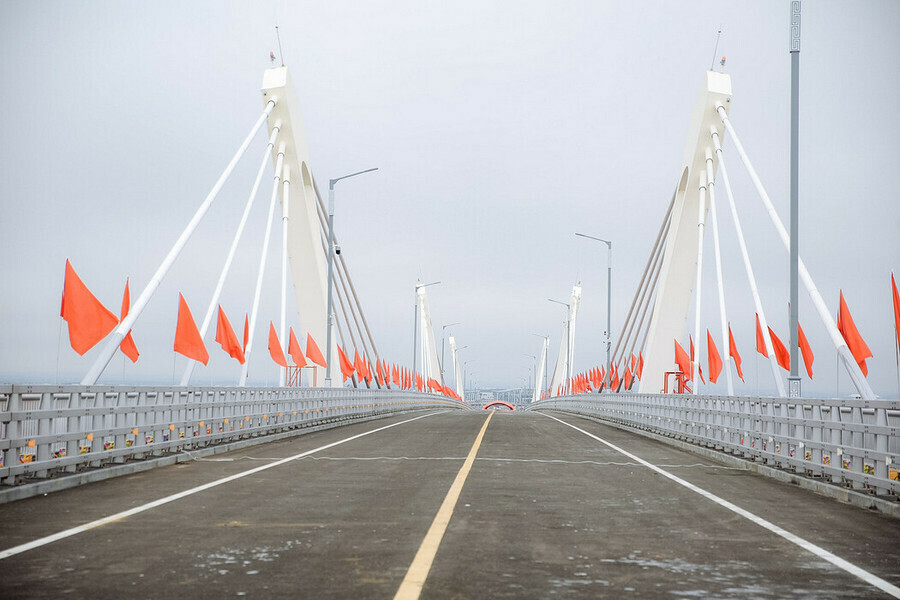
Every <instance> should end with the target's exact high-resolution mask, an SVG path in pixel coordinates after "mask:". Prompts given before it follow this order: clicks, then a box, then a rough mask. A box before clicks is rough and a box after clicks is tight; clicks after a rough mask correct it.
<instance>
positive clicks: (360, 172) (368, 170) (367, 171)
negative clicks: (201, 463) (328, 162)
mask: <svg viewBox="0 0 900 600" xmlns="http://www.w3.org/2000/svg"><path fill="white" fill-rule="evenodd" d="M377 170H378V167H372V168H371V169H366V170H365V171H357V172H356V173H350V174H349V175H342V176H340V177H335V178H334V179H329V180H328V188H329V189H332V190H333V189H334V184H336V183H337V182H338V181H340V180H341V179H349V178H350V177H356V176H357V175H362V174H363V173H371V172H372V171H377Z"/></svg>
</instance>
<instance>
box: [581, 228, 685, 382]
mask: <svg viewBox="0 0 900 600" xmlns="http://www.w3.org/2000/svg"><path fill="white" fill-rule="evenodd" d="M575 235H577V236H579V237H583V238H588V239H590V240H595V241H597V242H603V243H604V244H606V248H607V250H608V252H607V254H606V376H607V377H608V378H609V381H610V382H612V375H611V374H610V372H609V370H610V368H612V359H611V356H610V353H611V348H612V330H611V329H610V327H611V325H610V323H611V318H610V317H611V315H612V242H610V241H609V240H604V239H600V238H598V237H594V236H592V235H585V234H583V233H577V232H576V233H575ZM698 343H699V342H698ZM606 389H607V390H609V386H608V385H607V386H606Z"/></svg>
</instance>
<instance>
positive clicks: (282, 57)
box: [275, 25, 718, 67]
mask: <svg viewBox="0 0 900 600" xmlns="http://www.w3.org/2000/svg"><path fill="white" fill-rule="evenodd" d="M275 37H277V38H278V56H280V57H281V66H282V67H283V66H284V51H283V50H282V49H281V34H280V33H279V32H278V25H276V26H275ZM716 45H717V46H718V41H717V42H716Z"/></svg>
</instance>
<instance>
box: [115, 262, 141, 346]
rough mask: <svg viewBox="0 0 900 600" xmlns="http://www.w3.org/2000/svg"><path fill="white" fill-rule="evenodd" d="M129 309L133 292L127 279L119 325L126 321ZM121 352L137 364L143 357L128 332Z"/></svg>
mask: <svg viewBox="0 0 900 600" xmlns="http://www.w3.org/2000/svg"><path fill="white" fill-rule="evenodd" d="M129 308H131V292H130V291H129V290H128V280H127V279H126V280H125V293H124V294H123V295H122V312H121V313H120V314H121V317H120V318H119V323H121V322H122V321H124V320H125V317H126V316H127V315H128V309H129ZM119 350H121V351H122V354H124V355H125V356H127V357H128V358H130V359H131V362H133V363H136V362H137V360H138V357H139V356H140V355H141V353H140V352H138V349H137V346H136V345H135V343H134V338H132V337H131V331H129V332H128V335H126V336H125V339H123V340H122V343H121V344H119Z"/></svg>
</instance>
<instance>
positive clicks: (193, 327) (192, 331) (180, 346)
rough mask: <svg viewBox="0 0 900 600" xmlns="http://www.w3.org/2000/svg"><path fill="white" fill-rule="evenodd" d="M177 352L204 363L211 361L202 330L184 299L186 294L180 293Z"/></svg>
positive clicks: (176, 328)
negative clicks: (198, 328)
mask: <svg viewBox="0 0 900 600" xmlns="http://www.w3.org/2000/svg"><path fill="white" fill-rule="evenodd" d="M175 352H178V353H179V354H183V355H184V356H187V357H188V358H190V359H193V360H196V361H198V362H202V363H203V364H204V365H205V364H207V363H209V352H208V351H207V350H206V345H205V344H204V343H203V338H201V337H200V331H198V330H197V324H196V323H195V322H194V317H193V316H192V315H191V309H190V308H188V305H187V302H186V301H185V299H184V294H180V293H179V294H178V323H177V324H176V325H175Z"/></svg>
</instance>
